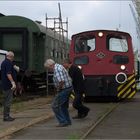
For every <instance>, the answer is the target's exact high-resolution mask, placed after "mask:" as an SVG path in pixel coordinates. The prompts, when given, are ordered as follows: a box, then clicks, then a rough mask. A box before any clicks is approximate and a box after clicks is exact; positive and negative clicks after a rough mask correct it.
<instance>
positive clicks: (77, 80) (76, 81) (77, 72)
mask: <svg viewBox="0 0 140 140" xmlns="http://www.w3.org/2000/svg"><path fill="white" fill-rule="evenodd" d="M63 66H64V67H65V68H67V69H68V71H69V75H70V77H71V79H72V85H73V89H74V93H75V95H74V96H75V97H74V101H73V107H74V108H75V109H77V111H78V115H76V116H75V117H73V119H80V118H84V117H86V116H87V115H88V112H89V108H88V107H86V106H84V105H83V103H82V98H83V93H84V78H83V74H82V71H81V69H80V68H79V67H78V66H76V65H73V64H72V63H71V62H70V61H69V60H65V61H64V63H63Z"/></svg>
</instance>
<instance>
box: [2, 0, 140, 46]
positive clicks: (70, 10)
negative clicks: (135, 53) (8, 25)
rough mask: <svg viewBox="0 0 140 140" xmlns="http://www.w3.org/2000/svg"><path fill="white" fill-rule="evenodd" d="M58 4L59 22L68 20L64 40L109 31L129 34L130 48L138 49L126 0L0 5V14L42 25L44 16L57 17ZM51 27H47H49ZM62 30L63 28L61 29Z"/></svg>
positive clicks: (27, 2)
mask: <svg viewBox="0 0 140 140" xmlns="http://www.w3.org/2000/svg"><path fill="white" fill-rule="evenodd" d="M58 3H60V7H61V14H62V20H63V21H64V22H65V21H66V18H68V36H69V38H71V36H72V35H73V34H76V33H79V32H83V31H87V30H96V29H110V30H111V29H113V30H116V29H117V30H120V31H126V32H129V33H130V34H131V36H132V39H133V44H134V48H140V47H139V46H140V41H139V40H138V37H137V33H136V23H135V20H134V17H133V15H132V12H131V10H130V6H129V4H131V5H132V6H133V4H132V1H130V0H129V1H127V0H125V1H124V0H121V1H119V0H116V1H114V0H112V1H106V0H102V1H101V0H98V1H94V0H93V1H74V0H73V1H63V0H61V1H37V0H36V1H30V0H28V1H22V0H20V1H12V0H11V1H7V0H6V1H4V0H3V1H0V13H2V14H4V15H18V16H24V17H27V18H30V19H32V20H38V21H41V22H42V24H43V25H46V21H45V15H46V14H47V16H48V17H50V18H54V17H55V18H56V17H58V16H59V8H58ZM49 26H51V25H49ZM64 28H65V27H64Z"/></svg>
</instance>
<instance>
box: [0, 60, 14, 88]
mask: <svg viewBox="0 0 140 140" xmlns="http://www.w3.org/2000/svg"><path fill="white" fill-rule="evenodd" d="M7 74H11V75H12V77H13V80H14V81H15V82H16V71H15V69H14V68H13V63H12V62H11V61H10V60H8V59H7V58H6V59H5V60H4V61H3V62H2V64H1V82H2V89H3V90H9V89H10V88H11V87H12V85H11V82H10V81H9V79H8V77H7Z"/></svg>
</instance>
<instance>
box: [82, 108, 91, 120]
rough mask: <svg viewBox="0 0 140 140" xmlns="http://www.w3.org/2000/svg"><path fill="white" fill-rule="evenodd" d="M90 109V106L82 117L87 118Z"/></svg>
mask: <svg viewBox="0 0 140 140" xmlns="http://www.w3.org/2000/svg"><path fill="white" fill-rule="evenodd" d="M89 111H90V109H89V108H88V109H87V111H86V112H85V113H83V114H82V118H85V117H86V116H87V115H88V113H89Z"/></svg>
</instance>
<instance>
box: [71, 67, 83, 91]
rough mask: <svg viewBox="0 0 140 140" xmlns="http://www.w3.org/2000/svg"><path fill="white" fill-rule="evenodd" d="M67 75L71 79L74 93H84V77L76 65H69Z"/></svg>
mask: <svg viewBox="0 0 140 140" xmlns="http://www.w3.org/2000/svg"><path fill="white" fill-rule="evenodd" d="M69 75H70V77H71V79H72V84H73V89H74V91H75V93H79V94H83V93H84V79H83V74H82V71H81V69H79V68H78V67H77V66H76V65H71V67H70V68H69Z"/></svg>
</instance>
